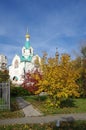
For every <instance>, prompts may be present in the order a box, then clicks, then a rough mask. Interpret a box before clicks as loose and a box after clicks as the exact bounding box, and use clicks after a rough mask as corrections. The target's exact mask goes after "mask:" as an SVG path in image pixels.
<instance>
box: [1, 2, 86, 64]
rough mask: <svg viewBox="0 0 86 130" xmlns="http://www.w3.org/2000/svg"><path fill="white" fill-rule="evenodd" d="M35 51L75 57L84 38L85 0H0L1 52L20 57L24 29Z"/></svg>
mask: <svg viewBox="0 0 86 130" xmlns="http://www.w3.org/2000/svg"><path fill="white" fill-rule="evenodd" d="M27 27H28V30H29V34H30V36H31V38H30V43H31V46H32V47H33V48H34V53H35V54H38V55H39V56H42V52H43V51H47V52H48V54H49V56H53V55H54V54H55V51H56V48H58V52H59V53H60V54H62V53H68V54H70V55H71V57H75V56H76V55H77V54H78V53H79V49H80V46H81V45H80V44H81V43H82V42H83V41H85V40H86V0H0V54H4V55H6V56H7V58H8V64H10V63H11V61H12V58H13V57H14V56H15V54H18V55H20V56H21V54H22V52H21V49H22V47H23V46H24V43H25V34H26V30H27Z"/></svg>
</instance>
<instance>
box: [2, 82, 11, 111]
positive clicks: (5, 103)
mask: <svg viewBox="0 0 86 130" xmlns="http://www.w3.org/2000/svg"><path fill="white" fill-rule="evenodd" d="M4 109H10V83H9V82H7V83H0V110H4Z"/></svg>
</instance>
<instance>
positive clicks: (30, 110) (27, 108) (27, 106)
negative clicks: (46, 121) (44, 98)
mask: <svg viewBox="0 0 86 130" xmlns="http://www.w3.org/2000/svg"><path fill="white" fill-rule="evenodd" d="M16 100H17V102H18V104H19V108H20V109H22V110H23V112H24V115H25V117H27V116H30V117H31V116H42V115H43V114H42V113H41V112H40V111H39V110H37V109H36V108H34V107H33V106H32V105H31V103H29V102H27V101H25V100H24V99H23V98H22V97H18V98H17V99H16Z"/></svg>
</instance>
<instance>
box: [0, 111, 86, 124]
mask: <svg viewBox="0 0 86 130" xmlns="http://www.w3.org/2000/svg"><path fill="white" fill-rule="evenodd" d="M58 120H66V121H74V120H86V113H83V114H58V115H54V116H40V117H23V118H15V119H4V120H0V125H8V124H11V125H12V124H26V123H28V124H33V123H48V122H54V121H58Z"/></svg>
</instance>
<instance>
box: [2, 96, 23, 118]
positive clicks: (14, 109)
mask: <svg viewBox="0 0 86 130" xmlns="http://www.w3.org/2000/svg"><path fill="white" fill-rule="evenodd" d="M23 116H24V114H23V112H22V111H21V110H19V108H18V105H17V103H16V100H15V98H12V99H11V110H0V119H6V118H17V117H23Z"/></svg>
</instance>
